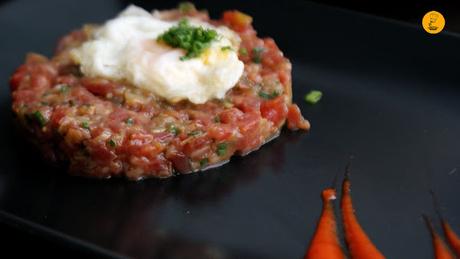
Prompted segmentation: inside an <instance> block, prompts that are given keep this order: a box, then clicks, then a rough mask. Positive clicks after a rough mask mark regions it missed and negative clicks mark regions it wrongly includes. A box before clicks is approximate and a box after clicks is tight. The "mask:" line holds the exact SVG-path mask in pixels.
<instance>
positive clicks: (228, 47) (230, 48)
mask: <svg viewBox="0 0 460 259" xmlns="http://www.w3.org/2000/svg"><path fill="white" fill-rule="evenodd" d="M220 49H221V50H222V51H227V50H233V48H232V47H231V46H225V47H222V48H220Z"/></svg>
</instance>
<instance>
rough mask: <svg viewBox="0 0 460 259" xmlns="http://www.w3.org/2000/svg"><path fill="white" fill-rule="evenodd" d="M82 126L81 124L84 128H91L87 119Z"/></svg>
mask: <svg viewBox="0 0 460 259" xmlns="http://www.w3.org/2000/svg"><path fill="white" fill-rule="evenodd" d="M80 126H81V127H82V128H84V129H87V130H89V122H87V121H84V122H82V123H81V124H80Z"/></svg>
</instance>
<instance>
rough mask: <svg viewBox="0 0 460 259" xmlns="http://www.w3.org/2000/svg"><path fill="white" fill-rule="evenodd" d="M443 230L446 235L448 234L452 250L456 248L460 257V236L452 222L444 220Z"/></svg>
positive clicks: (456, 252)
mask: <svg viewBox="0 0 460 259" xmlns="http://www.w3.org/2000/svg"><path fill="white" fill-rule="evenodd" d="M441 225H442V230H443V231H444V235H445V236H446V239H447V242H448V243H449V245H450V247H451V248H452V250H454V252H455V254H456V255H457V257H460V238H459V237H458V235H457V234H456V233H455V232H454V230H453V229H452V227H451V226H450V224H449V223H448V222H447V221H445V220H443V221H442V223H441Z"/></svg>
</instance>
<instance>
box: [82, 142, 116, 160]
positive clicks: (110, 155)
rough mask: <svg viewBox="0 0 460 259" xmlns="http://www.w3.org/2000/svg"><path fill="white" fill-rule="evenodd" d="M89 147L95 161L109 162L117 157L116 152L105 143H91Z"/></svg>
mask: <svg viewBox="0 0 460 259" xmlns="http://www.w3.org/2000/svg"><path fill="white" fill-rule="evenodd" d="M88 149H89V150H90V153H91V157H92V158H93V159H94V161H97V162H99V163H101V164H107V162H110V161H113V160H114V159H115V158H116V155H115V153H114V152H113V151H112V150H109V149H108V148H107V145H105V144H104V143H97V144H96V143H95V144H90V145H89V147H88Z"/></svg>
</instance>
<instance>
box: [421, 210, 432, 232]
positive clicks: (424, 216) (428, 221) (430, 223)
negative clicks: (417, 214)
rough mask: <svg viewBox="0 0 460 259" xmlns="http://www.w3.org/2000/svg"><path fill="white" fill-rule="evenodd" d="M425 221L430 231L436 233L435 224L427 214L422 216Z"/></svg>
mask: <svg viewBox="0 0 460 259" xmlns="http://www.w3.org/2000/svg"><path fill="white" fill-rule="evenodd" d="M422 218H423V221H425V224H426V226H427V227H428V229H429V230H430V232H432V233H434V232H435V231H434V227H433V222H431V218H430V217H428V216H427V215H426V214H422Z"/></svg>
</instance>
